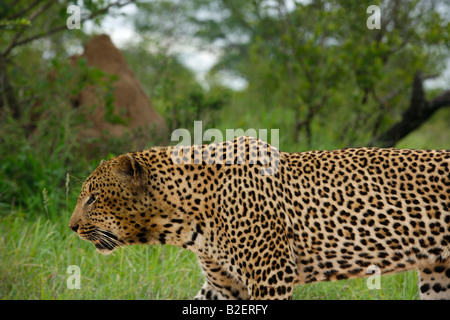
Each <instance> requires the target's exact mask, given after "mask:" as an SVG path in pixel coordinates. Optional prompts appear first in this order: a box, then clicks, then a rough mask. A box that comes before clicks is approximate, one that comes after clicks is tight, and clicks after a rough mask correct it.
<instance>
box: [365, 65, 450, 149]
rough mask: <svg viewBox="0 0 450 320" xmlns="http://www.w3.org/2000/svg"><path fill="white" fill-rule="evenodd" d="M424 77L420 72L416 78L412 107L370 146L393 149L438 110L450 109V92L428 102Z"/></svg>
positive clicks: (371, 142) (373, 140)
mask: <svg viewBox="0 0 450 320" xmlns="http://www.w3.org/2000/svg"><path fill="white" fill-rule="evenodd" d="M424 78H426V77H424V76H422V73H421V72H420V71H419V72H417V73H416V74H415V76H414V81H413V88H412V94H411V100H410V105H409V107H408V109H406V110H405V112H404V113H403V115H402V119H401V120H400V121H399V122H397V123H395V124H394V125H392V126H391V127H390V128H389V129H387V130H386V131H385V132H383V133H381V134H379V135H378V136H376V137H375V138H373V139H372V140H371V141H370V145H372V146H379V147H393V146H395V144H396V143H397V142H399V141H400V140H401V139H402V138H404V137H405V136H407V135H408V134H409V133H411V132H412V131H414V130H416V129H417V128H419V127H420V126H421V125H422V124H423V123H424V122H426V121H427V120H428V119H429V118H430V117H431V116H432V115H433V114H434V113H435V112H436V111H437V110H439V109H441V108H445V107H450V90H445V91H443V92H441V93H440V94H439V95H438V96H436V97H435V98H434V99H432V100H430V101H428V100H427V99H426V95H425V91H424V89H423V80H424Z"/></svg>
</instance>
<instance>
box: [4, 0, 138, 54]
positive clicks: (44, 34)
mask: <svg viewBox="0 0 450 320" xmlns="http://www.w3.org/2000/svg"><path fill="white" fill-rule="evenodd" d="M133 2H135V0H127V1H125V2H123V3H121V1H120V0H119V1H117V2H113V3H110V4H109V5H107V6H106V7H104V8H102V9H100V10H98V11H96V12H93V13H91V14H90V15H89V16H87V17H85V18H82V19H81V20H80V22H81V23H82V22H85V21H87V20H91V19H94V18H95V17H97V16H99V15H101V14H104V13H106V12H108V10H109V9H110V8H112V7H116V8H121V7H123V6H126V5H128V4H130V3H133ZM64 29H67V25H66V24H64V25H60V26H58V27H55V28H53V29H50V30H47V31H45V32H42V33H38V34H35V35H33V36H30V37H28V38H25V39H23V40H20V41H17V39H15V41H14V43H12V45H10V46H9V47H8V49H7V50H5V52H4V53H3V56H6V55H7V54H8V53H9V52H10V51H11V50H12V49H13V48H15V47H17V46H20V45H23V44H27V43H29V42H32V41H34V40H37V39H40V38H44V37H47V36H50V35H52V34H54V33H57V32H60V31H62V30H64ZM22 33H23V32H21V34H22ZM21 34H20V35H21ZM20 35H19V37H20ZM16 37H17V36H16ZM17 38H18V37H17Z"/></svg>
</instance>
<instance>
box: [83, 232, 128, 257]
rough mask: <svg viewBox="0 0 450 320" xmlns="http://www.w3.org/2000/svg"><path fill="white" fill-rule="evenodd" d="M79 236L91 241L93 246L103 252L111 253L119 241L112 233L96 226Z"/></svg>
mask: <svg viewBox="0 0 450 320" xmlns="http://www.w3.org/2000/svg"><path fill="white" fill-rule="evenodd" d="M80 236H81V238H83V239H84V240H87V241H89V242H91V243H93V244H94V246H95V248H96V249H97V250H98V251H99V252H100V253H103V254H109V253H111V252H112V251H113V250H114V249H115V248H116V247H118V246H119V245H120V241H119V240H118V237H117V236H116V235H115V234H114V233H112V232H110V231H106V230H101V229H98V228H97V229H95V230H94V231H92V232H90V233H88V234H83V235H80Z"/></svg>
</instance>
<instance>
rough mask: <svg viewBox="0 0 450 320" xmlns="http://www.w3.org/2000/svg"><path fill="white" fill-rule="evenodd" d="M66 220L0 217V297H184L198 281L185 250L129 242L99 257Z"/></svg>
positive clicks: (192, 258)
mask: <svg viewBox="0 0 450 320" xmlns="http://www.w3.org/2000/svg"><path fill="white" fill-rule="evenodd" d="M65 218H67V219H68V218H69V215H66V217H65ZM67 219H60V221H57V222H52V221H45V220H44V219H34V220H30V219H26V218H25V217H24V216H20V214H19V215H18V214H15V215H13V216H8V217H4V218H2V219H1V220H0V233H1V234H2V237H1V238H0V247H1V250H0V298H1V299H187V298H189V297H192V296H194V295H195V294H196V291H197V290H198V288H199V287H200V286H201V284H202V281H203V279H202V275H201V273H200V269H199V267H198V265H197V261H196V257H195V255H193V254H191V253H190V252H187V251H182V250H180V249H178V248H175V247H172V246H133V247H127V248H121V249H119V250H117V251H116V252H114V253H112V254H111V255H107V256H104V255H102V254H99V253H97V251H96V250H95V248H94V247H93V246H92V245H91V244H89V243H87V242H85V241H82V240H81V239H79V238H78V237H77V236H76V234H75V233H73V232H72V231H70V230H69V228H67V221H65V220H67ZM71 265H76V266H78V267H79V268H80V275H81V286H80V289H79V290H78V289H69V288H68V286H67V282H68V280H70V279H69V277H70V276H71V275H72V274H71V273H67V268H68V267H69V266H71ZM70 282H71V281H70Z"/></svg>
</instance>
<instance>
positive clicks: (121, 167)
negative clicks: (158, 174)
mask: <svg viewBox="0 0 450 320" xmlns="http://www.w3.org/2000/svg"><path fill="white" fill-rule="evenodd" d="M112 170H113V172H114V173H115V174H116V175H117V176H119V177H121V178H124V179H126V180H134V181H135V182H140V181H141V180H142V176H143V169H142V167H141V165H140V164H139V163H138V162H137V161H136V159H135V158H133V156H132V155H131V154H129V153H127V154H124V155H121V156H119V157H118V158H117V159H116V163H115V164H114V165H113V167H112Z"/></svg>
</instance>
